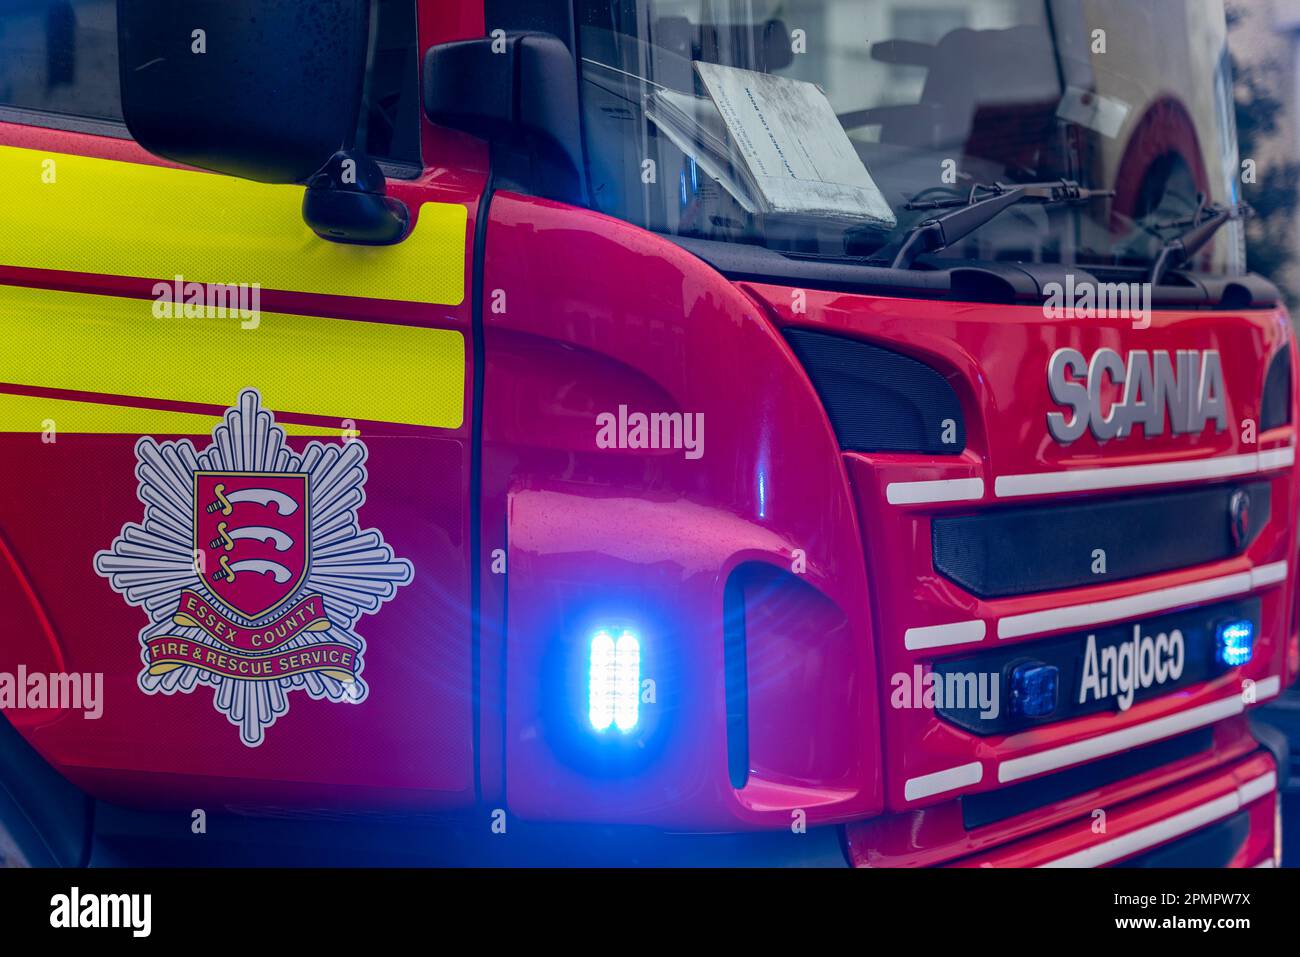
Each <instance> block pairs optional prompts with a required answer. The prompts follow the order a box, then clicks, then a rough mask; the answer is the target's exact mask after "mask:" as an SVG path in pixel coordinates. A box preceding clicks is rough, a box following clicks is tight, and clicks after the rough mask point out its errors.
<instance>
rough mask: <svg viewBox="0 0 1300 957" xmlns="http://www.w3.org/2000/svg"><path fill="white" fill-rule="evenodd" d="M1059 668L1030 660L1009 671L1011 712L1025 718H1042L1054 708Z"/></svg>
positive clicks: (1058, 681) (1058, 682)
mask: <svg viewBox="0 0 1300 957" xmlns="http://www.w3.org/2000/svg"><path fill="white" fill-rule="evenodd" d="M1060 678H1061V669H1060V668H1058V667H1056V665H1045V664H1043V663H1042V662H1041V661H1030V662H1026V663H1025V664H1023V665H1018V666H1017V667H1016V669H1015V670H1014V671H1012V672H1011V713H1012V714H1014V715H1019V716H1021V717H1025V718H1043V717H1046V716H1047V715H1049V714H1051V713H1052V712H1053V711H1055V710H1056V701H1057V688H1058V687H1059V686H1060Z"/></svg>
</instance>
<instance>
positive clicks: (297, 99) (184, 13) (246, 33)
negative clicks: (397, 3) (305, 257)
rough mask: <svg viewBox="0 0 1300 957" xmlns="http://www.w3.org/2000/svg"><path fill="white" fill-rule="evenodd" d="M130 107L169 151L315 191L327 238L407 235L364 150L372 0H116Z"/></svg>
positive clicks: (311, 208)
mask: <svg viewBox="0 0 1300 957" xmlns="http://www.w3.org/2000/svg"><path fill="white" fill-rule="evenodd" d="M117 23H118V54H119V56H118V62H119V64H120V66H119V70H120V77H121V85H122V114H123V118H124V119H125V121H126V125H127V129H128V130H130V132H131V135H132V136H133V137H134V138H135V140H136V142H138V143H139V144H140V145H141V146H143V147H144V148H145V149H147V150H148V151H149V152H151V153H154V154H155V155H157V156H161V157H164V158H165V159H170V160H174V161H176V162H178V163H184V164H187V165H190V166H197V167H199V168H200V169H207V170H212V171H214V172H218V173H226V174H229V175H231V176H239V177H242V178H244V179H251V180H257V181H258V182H263V183H302V184H306V185H307V186H308V189H307V195H306V196H305V197H304V200H303V216H304V218H305V219H306V220H307V223H308V225H309V226H311V227H312V229H313V230H315V232H316V233H317V234H318V235H320V236H321V237H322V238H325V239H330V240H333V241H336V242H347V243H359V244H364V245H382V244H387V243H393V242H397V241H398V240H400V239H401V238H402V237H403V236H404V235H405V234H406V230H407V225H408V223H409V213H408V211H407V209H406V207H405V206H403V205H402V204H401V203H399V202H398V201H396V200H394V199H392V198H391V197H388V196H385V195H384V177H383V174H382V172H380V170H379V168H378V166H377V164H375V162H374V161H373V160H371V159H370V158H369V157H367V156H365V155H364V153H362V152H361V151H360V150H359V149H357V148H356V145H355V139H356V131H357V122H358V118H359V114H360V110H361V99H362V89H363V86H364V81H365V70H366V57H367V52H368V46H369V35H370V0H312V2H311V3H298V2H286V0H117Z"/></svg>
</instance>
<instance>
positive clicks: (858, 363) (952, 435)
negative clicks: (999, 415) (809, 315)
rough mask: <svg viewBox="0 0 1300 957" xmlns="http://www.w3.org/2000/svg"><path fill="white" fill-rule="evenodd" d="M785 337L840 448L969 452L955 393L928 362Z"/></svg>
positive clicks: (794, 333)
mask: <svg viewBox="0 0 1300 957" xmlns="http://www.w3.org/2000/svg"><path fill="white" fill-rule="evenodd" d="M785 338H786V340H787V341H788V342H789V343H790V348H792V349H793V350H794V353H795V355H796V356H798V357H799V361H800V362H801V363H802V364H803V367H804V369H805V371H806V372H807V373H808V378H809V379H811V380H812V384H813V387H814V388H815V389H816V390H817V394H818V395H819V396H820V397H821V400H822V405H823V406H824V407H825V408H826V414H827V415H828V416H829V417H830V420H831V425H832V426H833V427H834V429H835V435H836V437H837V438H838V439H839V443H840V448H842V449H845V450H846V451H851V452H924V453H929V454H933V455H958V454H960V453H961V451H962V450H963V449H964V448H966V426H965V423H964V420H963V419H962V414H961V403H960V402H959V401H958V399H957V393H956V392H955V391H954V390H953V387H952V385H951V384H949V382H948V380H947V379H945V378H944V377H943V376H942V375H940V374H939V373H938V372H937V371H935V370H934V369H932V368H930V367H929V366H928V365H926V364H925V363H923V362H918V361H917V360H916V359H913V358H912V357H911V356H905V355H903V354H902V353H899V352H893V351H892V350H889V349H884V348H881V347H880V346H876V345H872V344H871V343H868V342H863V341H861V340H860V339H850V338H847V337H845V336H835V335H827V334H826V333H824V332H812V331H811V330H808V329H786V330H785ZM946 439H950V440H951V441H945V440H946Z"/></svg>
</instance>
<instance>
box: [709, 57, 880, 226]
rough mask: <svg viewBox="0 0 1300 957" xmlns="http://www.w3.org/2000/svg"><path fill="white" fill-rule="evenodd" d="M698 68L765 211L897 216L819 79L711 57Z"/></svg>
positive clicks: (877, 219)
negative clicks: (806, 79)
mask: <svg viewBox="0 0 1300 957" xmlns="http://www.w3.org/2000/svg"><path fill="white" fill-rule="evenodd" d="M695 69H696V71H697V72H698V73H699V75H700V80H701V81H702V82H703V83H704V88H705V89H706V90H707V91H708V94H709V96H710V98H711V99H712V100H713V102H714V104H715V105H716V106H717V108H718V112H719V113H720V114H721V116H722V120H723V122H724V123H725V124H726V126H727V132H728V133H729V134H730V135H731V139H732V141H733V142H734V144H735V147H736V149H737V150H738V151H739V153H740V156H741V158H742V159H743V161H744V163H745V165H746V166H747V167H748V169H749V172H750V174H751V175H752V176H753V178H754V180H755V182H756V184H757V185H758V187H759V189H760V190H761V192H762V199H763V200H764V201H765V204H766V206H767V207H768V209H769V211H771V212H785V213H819V214H825V215H831V216H844V217H849V218H853V219H863V220H869V221H872V222H877V223H880V224H883V225H885V226H888V227H893V226H894V225H895V224H896V223H897V219H896V218H895V216H894V212H893V210H892V209H890V208H889V203H887V202H886V201H885V197H884V195H883V194H882V193H881V192H880V189H879V188H878V187H877V186H876V183H875V180H873V179H872V178H871V174H870V173H869V172H867V168H866V166H865V165H863V163H862V160H861V158H860V157H859V156H858V154H857V151H856V150H855V149H854V148H853V144H852V143H851V142H850V141H849V137H848V134H846V133H845V132H844V128H843V127H842V126H841V125H840V121H839V120H838V119H837V118H836V116H835V110H834V109H833V108H832V107H831V104H830V101H829V100H827V99H826V94H825V93H823V92H822V91H821V89H820V88H819V87H817V86H816V85H815V84H812V83H806V82H804V81H802V80H791V79H788V78H786V77H781V76H773V75H772V74H769V73H756V72H754V71H752V70H740V69H737V68H735V67H728V66H720V65H718V64H716V63H701V62H699V61H697V62H696V63H695Z"/></svg>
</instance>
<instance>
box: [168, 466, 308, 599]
mask: <svg viewBox="0 0 1300 957" xmlns="http://www.w3.org/2000/svg"><path fill="white" fill-rule="evenodd" d="M310 528H311V523H310V521H309V517H308V514H307V476H306V475H305V474H303V473H285V472H280V473H276V472H195V473H194V549H195V552H194V553H195V555H196V556H197V557H198V564H199V568H200V569H201V570H202V577H203V586H204V588H205V589H206V591H207V592H208V593H209V594H210V595H211V596H212V597H213V598H214V599H216V600H217V601H219V602H221V604H223V605H225V606H226V607H227V608H229V609H230V610H231V611H233V612H235V614H237V615H241V616H242V617H244V618H247V619H249V620H250V621H256V620H257V619H260V618H263V617H265V616H266V615H269V614H271V613H272V612H274V611H276V610H277V609H279V608H280V607H281V606H283V605H284V604H285V603H286V602H288V601H289V599H291V598H292V597H293V596H294V594H295V593H296V592H297V591H298V588H299V586H300V585H301V584H302V583H303V581H304V579H305V578H306V577H307V565H308V556H309V555H310V553H311V552H310V542H309V541H308V535H309V530H310Z"/></svg>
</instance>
